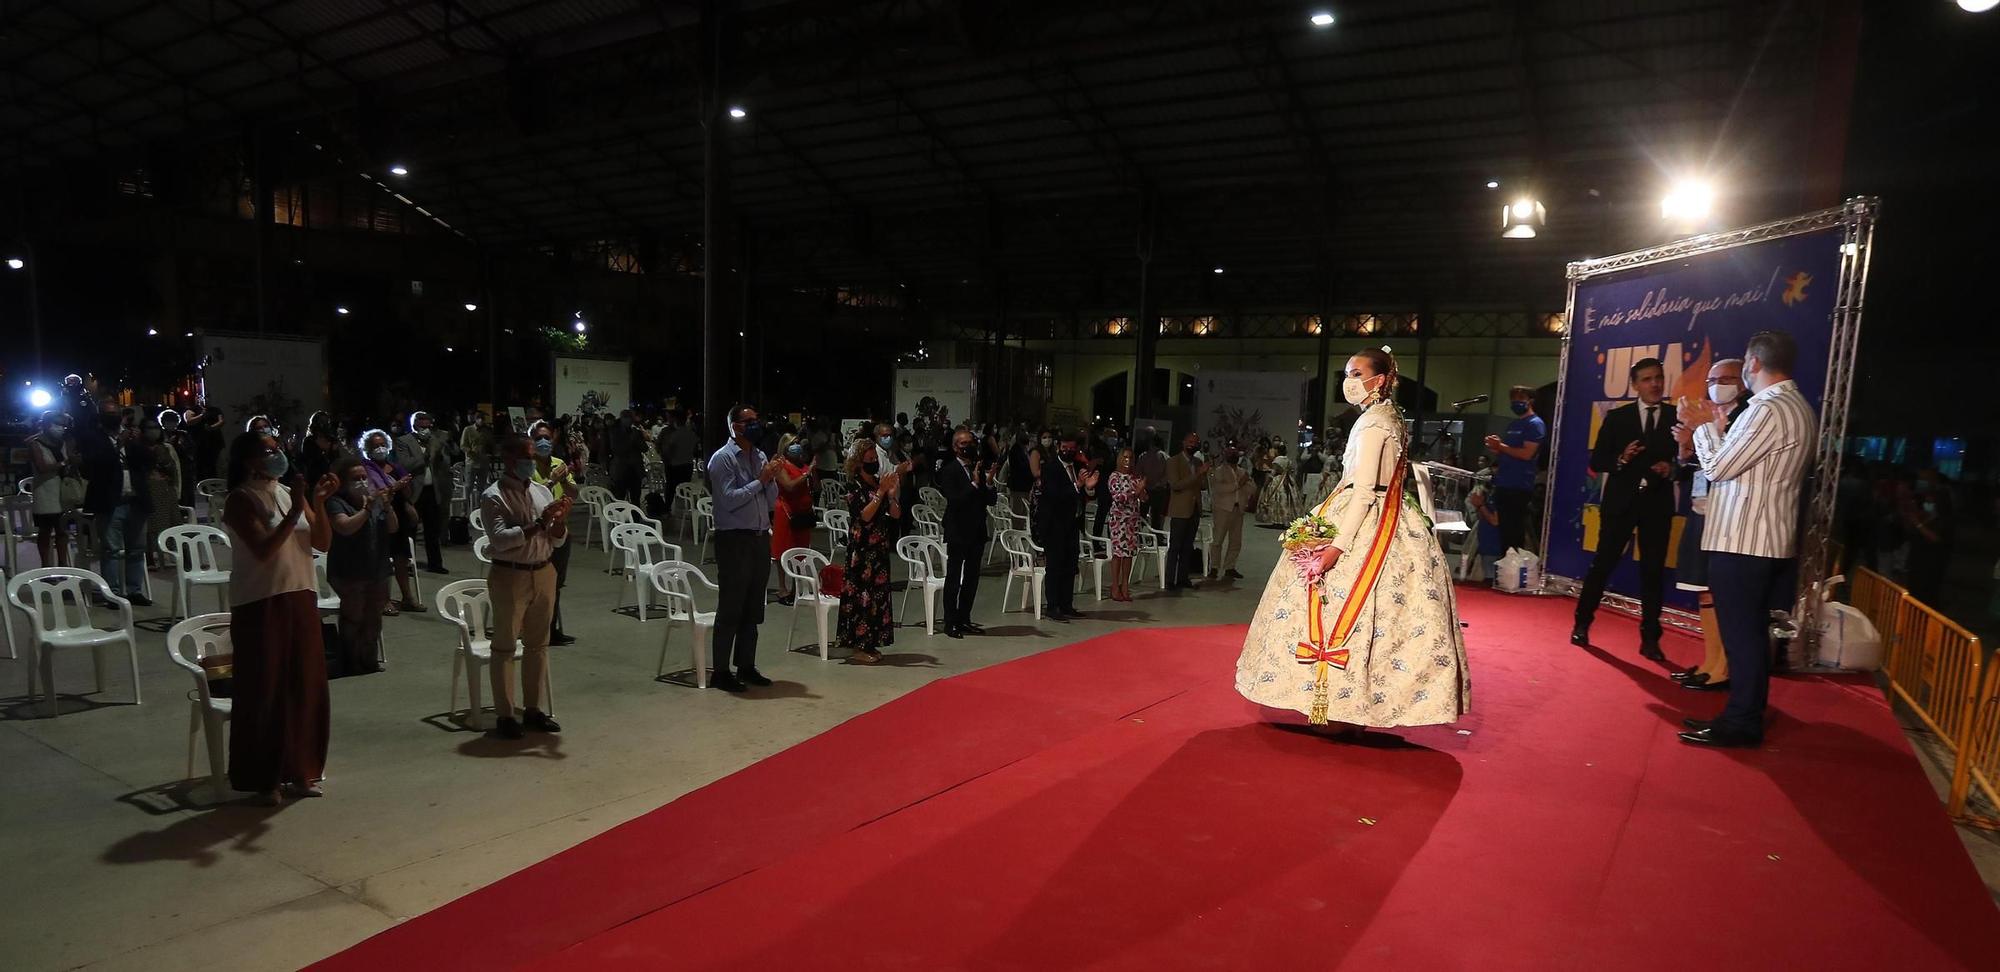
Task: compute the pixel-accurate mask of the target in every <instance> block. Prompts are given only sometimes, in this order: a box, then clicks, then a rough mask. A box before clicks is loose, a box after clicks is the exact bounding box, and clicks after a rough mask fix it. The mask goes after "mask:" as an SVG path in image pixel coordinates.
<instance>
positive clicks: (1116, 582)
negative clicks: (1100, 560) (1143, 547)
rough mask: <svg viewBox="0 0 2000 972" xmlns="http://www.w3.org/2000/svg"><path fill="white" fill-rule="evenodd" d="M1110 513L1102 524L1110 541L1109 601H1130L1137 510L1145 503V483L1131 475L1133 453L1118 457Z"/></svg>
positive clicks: (1127, 452) (1127, 451)
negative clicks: (1107, 532) (1107, 531)
mask: <svg viewBox="0 0 2000 972" xmlns="http://www.w3.org/2000/svg"><path fill="white" fill-rule="evenodd" d="M1110 480H1111V483H1110V492H1111V513H1110V516H1109V518H1108V519H1107V520H1106V521H1105V527H1106V529H1107V530H1109V531H1110V532H1109V534H1108V538H1109V539H1110V541H1111V599H1112V600H1114V601H1130V600H1131V599H1132V558H1133V557H1135V556H1137V555H1138V553H1139V508H1140V507H1141V506H1142V505H1144V504H1145V502H1146V481H1145V480H1144V479H1141V478H1140V477H1138V476H1135V475H1133V474H1132V450H1130V449H1125V450H1123V451H1121V452H1119V453H1118V468H1117V470H1116V471H1114V472H1112V474H1111V476H1110Z"/></svg>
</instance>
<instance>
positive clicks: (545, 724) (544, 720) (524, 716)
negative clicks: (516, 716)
mask: <svg viewBox="0 0 2000 972" xmlns="http://www.w3.org/2000/svg"><path fill="white" fill-rule="evenodd" d="M521 724H522V725H524V726H526V727H528V728H530V729H533V730H535V731H536V732H561V731H562V724H561V723H559V722H557V721H555V720H554V719H551V718H549V714H548V713H546V712H543V711H542V710H540V709H529V710H528V711H526V712H523V713H521Z"/></svg>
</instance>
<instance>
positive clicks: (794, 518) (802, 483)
mask: <svg viewBox="0 0 2000 972" xmlns="http://www.w3.org/2000/svg"><path fill="white" fill-rule="evenodd" d="M778 455H779V456H780V457H781V458H782V459H783V461H782V462H780V463H779V464H778V505H777V508H776V509H774V510H772V511H771V559H772V560H777V559H778V558H780V557H783V556H784V554H785V551H787V550H790V549H792V548H793V547H810V546H812V529H813V475H812V468H811V467H810V466H808V465H807V464H806V462H807V456H806V446H805V443H804V442H803V441H801V440H799V439H792V440H791V441H789V442H787V443H785V444H784V445H782V446H780V447H779V449H778ZM793 596H794V592H793V591H792V579H791V578H790V577H787V576H785V572H784V571H783V570H782V569H781V570H779V571H778V603H779V604H785V605H789V604H791V603H792V598H793Z"/></svg>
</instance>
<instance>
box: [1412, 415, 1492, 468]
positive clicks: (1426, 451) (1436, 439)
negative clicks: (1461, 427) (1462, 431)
mask: <svg viewBox="0 0 2000 972" xmlns="http://www.w3.org/2000/svg"><path fill="white" fill-rule="evenodd" d="M1476 404H1478V403H1477V402H1466V403H1464V404H1462V405H1453V406H1452V407H1451V418H1449V419H1438V420H1437V423H1438V430H1437V435H1434V436H1432V437H1431V441H1429V442H1427V443H1426V442H1423V441H1422V440H1421V439H1419V440H1418V444H1419V445H1421V446H1422V447H1423V448H1422V449H1421V450H1419V451H1418V453H1417V455H1419V456H1422V457H1428V456H1429V455H1430V454H1431V450H1432V449H1435V448H1437V446H1438V443H1440V442H1443V441H1444V437H1445V435H1446V433H1445V429H1447V428H1449V427H1450V425H1451V423H1452V422H1455V421H1458V420H1459V419H1461V418H1462V417H1464V415H1465V410H1466V409H1467V408H1470V407H1471V406H1473V405H1476ZM1417 432H1418V434H1419V435H1421V434H1422V432H1423V430H1422V429H1418V430H1417ZM1425 461H1428V458H1426V460H1425Z"/></svg>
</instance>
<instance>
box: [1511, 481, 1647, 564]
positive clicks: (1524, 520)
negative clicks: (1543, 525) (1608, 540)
mask: <svg viewBox="0 0 2000 972" xmlns="http://www.w3.org/2000/svg"><path fill="white" fill-rule="evenodd" d="M1493 493H1494V499H1496V500H1498V502H1497V503H1496V504H1495V505H1496V506H1498V507H1499V510H1498V512H1499V514H1500V545H1501V547H1502V548H1506V547H1519V548H1521V549H1522V550H1529V549H1532V548H1530V547H1529V546H1528V497H1529V496H1531V495H1532V494H1531V493H1530V491H1528V490H1525V489H1508V488H1505V487H1502V488H1500V489H1496V490H1494V491H1493ZM1668 522H1670V523H1671V522H1672V521H1671V520H1669V521H1668ZM1600 543H1601V541H1600ZM1600 549H1602V548H1601V547H1600Z"/></svg>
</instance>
